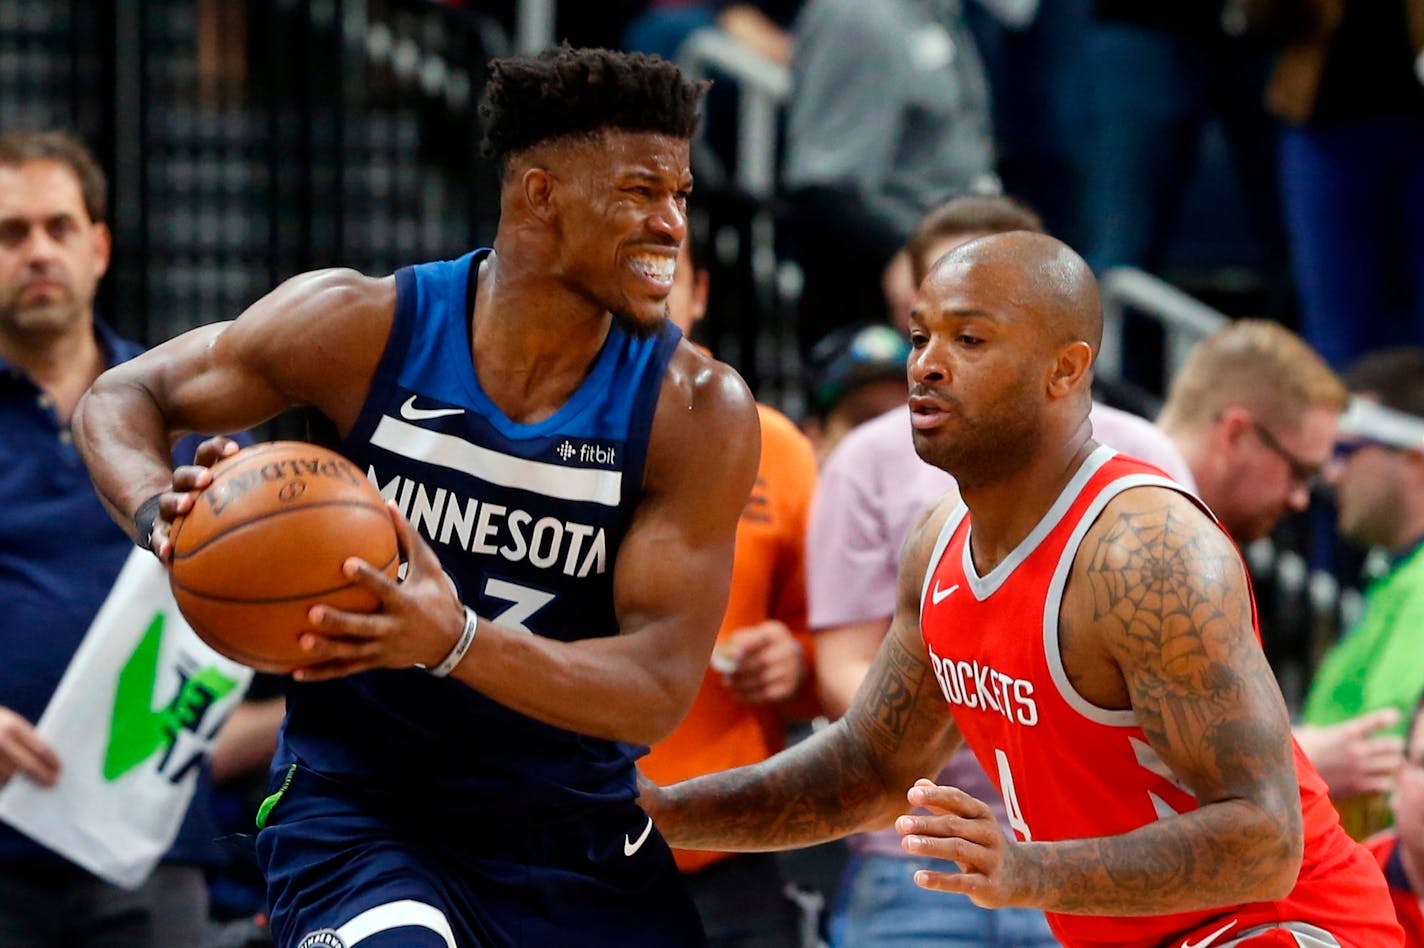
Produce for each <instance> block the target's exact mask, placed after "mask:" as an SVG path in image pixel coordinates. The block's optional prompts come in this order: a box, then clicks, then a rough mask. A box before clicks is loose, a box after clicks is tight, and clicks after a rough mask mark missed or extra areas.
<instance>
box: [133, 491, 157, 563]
mask: <svg viewBox="0 0 1424 948" xmlns="http://www.w3.org/2000/svg"><path fill="white" fill-rule="evenodd" d="M164 493H165V491H159V492H158V493H156V494H154V495H153V496H152V497H150V498H148V500H145V501H144V502H143V503H141V504H139V505H138V509H137V510H135V511H134V517H133V522H134V527H135V529H137V530H138V545H139V546H140V547H141V548H143V549H145V550H148V551H149V552H150V553H151V552H153V524H154V523H155V522H156V521H157V520H158V501H159V498H161V497H162V496H163V495H164Z"/></svg>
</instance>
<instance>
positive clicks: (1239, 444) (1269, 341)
mask: <svg viewBox="0 0 1424 948" xmlns="http://www.w3.org/2000/svg"><path fill="white" fill-rule="evenodd" d="M1392 371H1393V370H1392ZM1409 371H1410V370H1405V371H1404V372H1403V374H1402V375H1401V376H1400V377H1401V378H1405V379H1407V378H1409V377H1410V374H1409ZM1413 378H1415V379H1416V380H1417V379H1422V378H1424V376H1422V375H1421V374H1420V373H1419V371H1417V370H1415V371H1414V375H1413ZM1401 384H1402V383H1401ZM1420 384H1424V383H1421V382H1418V381H1416V383H1415V385H1416V391H1419V389H1418V386H1419V385H1420ZM1355 390H1356V391H1357V392H1366V391H1373V390H1374V388H1373V386H1372V385H1371V386H1366V387H1364V388H1360V387H1356V389H1355ZM1417 397H1420V398H1424V394H1421V395H1418V396H1417ZM1348 401H1349V390H1347V388H1346V386H1345V383H1344V382H1342V381H1341V380H1340V378H1339V377H1338V376H1337V375H1336V374H1335V373H1334V372H1333V371H1332V370H1331V369H1330V367H1329V366H1328V365H1326V363H1325V360H1324V359H1322V358H1321V357H1320V356H1319V355H1317V354H1316V353H1315V351H1314V350H1312V349H1311V348H1310V346H1309V345H1307V344H1306V342H1305V341H1304V340H1302V339H1301V338H1300V337H1299V336H1297V335H1296V334H1295V333H1293V332H1291V331H1290V330H1288V329H1286V328H1285V327H1283V326H1281V325H1280V324H1279V323H1274V322H1269V321H1266V320H1254V319H1243V320H1238V321H1236V322H1234V323H1232V324H1231V325H1229V326H1227V327H1226V328H1224V329H1222V330H1219V331H1218V332H1216V333H1214V334H1212V335H1211V336H1209V337H1208V338H1206V339H1205V340H1203V341H1202V342H1201V343H1199V344H1198V345H1197V347H1196V348H1195V349H1193V350H1192V352H1191V354H1190V355H1189V356H1188V358H1187V361H1186V363H1185V364H1184V365H1183V366H1182V369H1181V370H1180V371H1179V372H1178V373H1177V375H1176V377H1175V378H1174V379H1173V380H1172V386H1171V390H1170V391H1169V392H1168V395H1167V402H1166V404H1165V405H1164V406H1163V409H1162V413H1161V416H1160V417H1159V418H1158V422H1157V423H1158V425H1159V426H1160V427H1161V428H1162V429H1163V430H1164V431H1165V432H1166V433H1167V435H1168V436H1169V437H1170V438H1171V439H1172V440H1173V441H1174V442H1175V443H1176V445H1177V447H1178V448H1179V449H1180V450H1181V452H1182V455H1183V456H1184V457H1185V458H1186V460H1187V464H1188V465H1189V466H1190V467H1191V470H1192V474H1193V476H1194V477H1195V478H1196V482H1197V492H1198V494H1199V495H1200V496H1201V498H1202V500H1204V501H1206V503H1207V506H1209V507H1210V508H1211V509H1212V512H1213V513H1215V514H1216V516H1217V518H1218V519H1219V520H1220V521H1221V524H1222V526H1224V527H1225V528H1226V530H1227V532H1228V533H1230V534H1231V536H1232V538H1233V539H1234V540H1236V542H1237V543H1238V544H1241V545H1245V544H1247V543H1250V542H1251V541H1253V540H1258V539H1260V538H1261V537H1264V536H1267V535H1268V534H1270V532H1271V531H1272V530H1274V529H1275V527H1276V525H1277V524H1278V523H1280V521H1281V519H1282V518H1284V517H1285V516H1286V515H1287V514H1289V513H1299V512H1301V511H1303V510H1305V509H1306V507H1307V506H1309V504H1310V495H1311V491H1312V490H1313V489H1315V488H1316V487H1318V486H1322V485H1323V482H1324V481H1325V479H1326V475H1327V474H1328V473H1330V472H1331V471H1332V470H1333V468H1334V466H1335V465H1334V462H1333V461H1332V450H1333V449H1334V447H1335V444H1336V432H1337V430H1338V426H1339V421H1340V414H1341V412H1342V411H1343V410H1344V409H1345V407H1346V404H1347V402H1348ZM1386 403H1388V401H1387V400H1386ZM1413 410H1415V411H1418V412H1421V413H1424V404H1421V405H1420V406H1419V407H1418V408H1416V409H1413ZM1362 453H1364V454H1366V456H1367V457H1368V456H1371V455H1373V454H1374V452H1362ZM1369 476H1370V475H1366V478H1368V477H1369ZM1351 480H1353V478H1352V479H1351ZM1365 483H1366V485H1368V481H1367V480H1366V482H1365ZM1420 497H1421V498H1424V491H1421V492H1420ZM1351 516H1353V515H1351ZM1395 517H1396V515H1394V514H1389V515H1387V516H1386V517H1385V519H1386V520H1389V521H1390V522H1391V523H1394V519H1392V518H1395ZM1397 519H1402V518H1397ZM1345 529H1348V526H1347V524H1346V523H1345V522H1344V521H1343V520H1342V530H1345ZM1419 533H1424V526H1421V527H1420V530H1419V531H1418V532H1416V533H1415V534H1414V536H1415V537H1416V539H1417V537H1418V536H1419ZM1364 542H1365V545H1367V546H1368V545H1371V544H1374V543H1376V542H1385V541H1380V540H1376V539H1373V538H1371V539H1368V540H1366V541H1364ZM1392 542H1393V541H1388V542H1386V545H1390V544H1392ZM1419 565H1420V566H1424V562H1421V563H1420V564H1419ZM1421 587H1424V581H1416V583H1415V585H1414V586H1413V588H1414V589H1416V590H1418V589H1421ZM1420 606H1421V608H1424V602H1421V603H1420ZM1416 628H1418V629H1420V630H1421V634H1424V622H1421V623H1419V624H1417V625H1416ZM1355 638H1356V637H1355V636H1351V639H1352V640H1353V639H1355ZM1354 647H1355V646H1353V645H1352V649H1353V648H1354ZM1419 652H1420V657H1419V658H1418V659H1415V660H1411V661H1408V662H1405V663H1403V664H1401V665H1399V666H1398V667H1400V668H1401V669H1405V668H1414V667H1416V666H1418V665H1420V664H1424V649H1419ZM1346 666H1347V667H1348V668H1350V669H1351V675H1352V676H1353V675H1354V674H1356V673H1359V671H1360V669H1362V668H1364V667H1365V666H1363V665H1359V664H1358V663H1357V662H1356V661H1355V660H1354V659H1347V660H1346ZM1412 680H1414V681H1416V682H1419V683H1424V671H1421V673H1420V674H1419V675H1418V676H1416V677H1415V678H1414V679H1412ZM1349 681H1353V677H1352V678H1350V679H1349ZM1347 687H1348V684H1347ZM1317 688H1318V686H1317ZM1332 690H1333V689H1332ZM1417 693H1418V689H1417V687H1416V690H1415V691H1414V692H1411V693H1410V695H1408V696H1404V697H1401V698H1400V699H1399V700H1398V701H1370V702H1365V701H1361V700H1349V701H1341V702H1335V701H1332V702H1331V713H1330V714H1328V715H1326V714H1323V713H1322V714H1316V715H1314V716H1311V715H1307V717H1306V723H1305V724H1303V725H1301V726H1299V727H1297V728H1296V730H1295V737H1296V740H1297V741H1298V742H1299V743H1300V745H1301V748H1302V749H1303V750H1304V751H1305V753H1306V756H1308V757H1309V758H1310V762H1311V763H1312V764H1314V765H1315V768H1316V770H1318V771H1319V772H1320V775H1321V776H1322V777H1323V778H1325V782H1326V783H1327V784H1328V785H1329V787H1330V794H1331V797H1332V799H1334V800H1335V801H1336V805H1337V806H1340V808H1341V810H1342V815H1344V816H1345V817H1346V829H1347V830H1349V831H1350V833H1351V835H1353V836H1355V837H1356V838H1361V837H1362V836H1363V835H1364V834H1365V833H1366V832H1368V830H1369V829H1370V828H1371V827H1370V826H1367V825H1364V824H1362V823H1361V821H1360V820H1359V819H1358V818H1355V817H1354V816H1353V814H1352V813H1351V810H1352V809H1353V808H1354V804H1350V803H1347V804H1346V805H1344V806H1341V801H1352V800H1356V799H1359V798H1366V799H1369V800H1373V801H1375V804H1374V806H1375V809H1376V810H1377V811H1378V812H1381V813H1382V812H1383V808H1382V806H1380V805H1379V801H1380V800H1381V799H1382V798H1381V796H1380V794H1381V793H1382V792H1383V791H1385V790H1386V789H1387V788H1388V787H1389V786H1390V784H1391V783H1392V781H1393V779H1394V773H1395V770H1396V769H1397V768H1398V765H1399V760H1400V752H1401V748H1402V746H1403V742H1402V741H1401V740H1400V739H1399V736H1398V732H1399V727H1400V721H1401V711H1400V710H1396V709H1407V708H1408V707H1409V706H1410V703H1411V701H1412V697H1413V695H1414V694H1417ZM1379 825H1381V824H1380V822H1379V820H1378V819H1376V820H1374V822H1373V827H1374V828H1378V826H1379Z"/></svg>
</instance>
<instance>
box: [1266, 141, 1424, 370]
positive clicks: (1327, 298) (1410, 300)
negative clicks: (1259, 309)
mask: <svg viewBox="0 0 1424 948" xmlns="http://www.w3.org/2000/svg"><path fill="white" fill-rule="evenodd" d="M1281 188H1282V191H1283V194H1284V197H1285V207H1286V222H1287V226H1288V228H1289V230H1290V237H1291V250H1292V258H1293V266H1294V269H1295V277H1296V284H1297V286H1298V288H1299V290H1300V311H1301V328H1302V332H1303V335H1304V336H1305V338H1306V340H1307V341H1309V342H1310V344H1311V345H1312V346H1314V347H1315V348H1316V350H1317V351H1318V352H1320V354H1321V355H1323V356H1324V357H1325V359H1326V361H1328V362H1329V363H1330V364H1331V365H1332V366H1333V367H1335V368H1336V369H1344V368H1346V367H1347V366H1348V365H1349V364H1350V363H1351V362H1353V361H1354V360H1355V359H1356V358H1358V357H1359V356H1361V355H1363V354H1364V353H1366V352H1369V351H1370V350H1372V349H1378V348H1381V347H1383V346H1398V345H1415V346H1419V345H1424V122H1421V121H1419V120H1417V119H1408V118H1389V117H1382V118H1375V119H1364V120H1360V121H1356V122H1341V123H1337V124H1331V125H1319V126H1303V127H1295V128H1288V129H1286V131H1285V132H1284V134H1283V137H1282V139H1281Z"/></svg>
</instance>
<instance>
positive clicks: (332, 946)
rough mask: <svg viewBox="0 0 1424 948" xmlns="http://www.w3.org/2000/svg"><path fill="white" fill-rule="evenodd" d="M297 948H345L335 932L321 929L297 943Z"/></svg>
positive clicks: (343, 942) (344, 944)
mask: <svg viewBox="0 0 1424 948" xmlns="http://www.w3.org/2000/svg"><path fill="white" fill-rule="evenodd" d="M297 948H346V942H345V941H343V940H342V938H341V936H340V935H338V934H337V933H336V932H334V931H332V930H331V929H329V928H323V929H322V930H321V931H319V932H312V933H311V934H310V935H308V936H307V937H305V938H303V939H302V940H301V941H299V942H297Z"/></svg>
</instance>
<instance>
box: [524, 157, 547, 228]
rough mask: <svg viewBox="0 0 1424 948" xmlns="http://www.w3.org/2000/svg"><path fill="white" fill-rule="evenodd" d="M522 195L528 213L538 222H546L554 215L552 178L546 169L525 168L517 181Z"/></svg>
mask: <svg viewBox="0 0 1424 948" xmlns="http://www.w3.org/2000/svg"><path fill="white" fill-rule="evenodd" d="M519 183H520V185H521V186H522V191H523V194H524V203H525V204H526V205H527V206H528V208H529V212H530V213H531V214H533V215H534V216H535V217H537V218H539V219H540V220H547V219H548V218H549V217H550V216H552V215H553V213H554V184H555V181H554V176H553V174H552V173H551V172H550V171H549V170H548V169H547V168H526V169H525V170H524V174H523V175H522V176H521V178H520V180H519Z"/></svg>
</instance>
